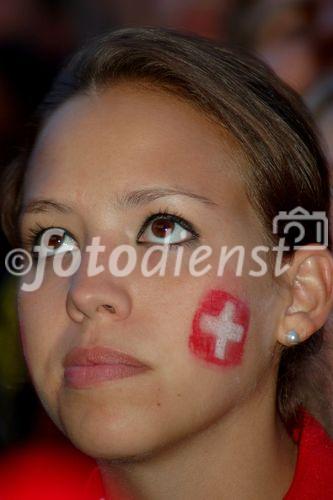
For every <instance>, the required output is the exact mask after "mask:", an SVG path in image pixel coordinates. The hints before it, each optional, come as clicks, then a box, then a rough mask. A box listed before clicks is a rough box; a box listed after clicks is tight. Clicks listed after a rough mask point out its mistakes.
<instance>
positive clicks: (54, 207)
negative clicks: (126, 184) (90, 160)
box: [20, 188, 218, 217]
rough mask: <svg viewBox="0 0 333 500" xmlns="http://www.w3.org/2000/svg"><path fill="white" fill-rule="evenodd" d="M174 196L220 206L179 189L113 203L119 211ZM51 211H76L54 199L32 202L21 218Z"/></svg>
mask: <svg viewBox="0 0 333 500" xmlns="http://www.w3.org/2000/svg"><path fill="white" fill-rule="evenodd" d="M174 195H182V196H187V197H189V198H193V199H195V200H198V201H199V202H201V203H203V204H205V205H209V206H215V207H217V206H218V204H217V203H215V202H214V201H213V200H211V199H209V198H207V197H206V196H203V195H199V194H197V193H192V192H191V191H187V190H184V189H179V188H146V189H138V190H135V191H130V192H126V193H123V194H122V195H121V196H118V197H116V199H115V201H114V202H113V206H114V207H115V209H117V210H122V209H126V208H135V207H138V206H141V205H145V204H147V203H149V202H151V201H154V200H156V199H158V198H162V197H164V196H174ZM51 211H56V212H58V213H61V214H70V213H72V212H73V211H74V210H73V208H71V207H70V206H67V205H65V204H63V203H59V202H57V201H55V200H52V199H47V200H46V199H40V200H32V201H30V202H29V203H27V204H26V205H24V206H23V207H22V208H21V210H20V217H22V216H23V215H24V214H27V213H33V214H36V213H48V212H51Z"/></svg>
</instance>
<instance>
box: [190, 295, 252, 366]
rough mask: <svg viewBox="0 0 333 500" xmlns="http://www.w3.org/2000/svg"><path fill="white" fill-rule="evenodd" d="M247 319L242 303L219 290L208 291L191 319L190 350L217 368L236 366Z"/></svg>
mask: <svg viewBox="0 0 333 500" xmlns="http://www.w3.org/2000/svg"><path fill="white" fill-rule="evenodd" d="M249 318H250V313H249V308H248V306H247V305H246V304H245V303H244V302H243V301H241V300H240V299H238V298H237V297H234V296H233V295H230V294H229V293H227V292H225V291H223V290H216V289H215V290H210V291H209V292H208V294H207V295H206V297H205V298H204V300H203V301H202V303H201V305H200V307H199V308H198V310H197V311H196V313H195V316H194V318H193V323H192V334H191V336H190V338H189V347H190V349H191V351H192V352H193V353H194V354H195V355H196V356H198V357H200V358H202V359H204V360H206V361H208V362H210V363H214V364H217V365H221V366H235V365H238V364H240V363H241V360H242V356H243V349H244V344H245V340H246V336H247V331H248V327H249Z"/></svg>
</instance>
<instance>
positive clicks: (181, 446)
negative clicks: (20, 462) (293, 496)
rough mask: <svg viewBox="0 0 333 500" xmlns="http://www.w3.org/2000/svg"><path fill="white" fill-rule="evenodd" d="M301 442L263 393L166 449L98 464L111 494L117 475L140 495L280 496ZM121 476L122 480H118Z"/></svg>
mask: <svg viewBox="0 0 333 500" xmlns="http://www.w3.org/2000/svg"><path fill="white" fill-rule="evenodd" d="M296 458H297V446H296V445H295V444H294V442H293V441H292V440H291V438H290V437H289V435H288V434H287V431H286V429H285V427H284V425H283V424H282V422H281V420H280V419H279V418H278V417H277V414H276V409H275V394H269V395H268V396H267V393H266V395H265V397H263V395H262V394H259V395H257V397H253V398H251V399H250V400H247V401H246V402H244V403H243V404H242V405H239V406H237V408H236V409H235V408H234V409H232V410H230V411H229V412H227V413H226V414H225V415H224V416H223V417H222V418H221V419H220V420H218V421H217V422H215V423H214V424H212V425H210V426H209V427H207V428H205V429H204V430H202V431H201V432H198V433H196V434H195V435H191V436H189V437H187V438H186V439H184V440H183V441H182V442H179V443H177V444H176V445H172V446H170V447H169V448H168V449H164V450H162V451H159V452H156V453H151V454H149V455H148V456H145V457H144V458H142V459H137V460H133V461H132V462H131V463H117V464H114V463H113V464H112V463H109V462H107V461H101V462H100V463H99V466H100V470H101V473H102V478H103V482H104V487H105V490H106V492H107V494H108V495H109V496H110V498H113V497H112V491H111V490H112V486H111V484H113V485H114V481H115V477H117V478H118V482H119V481H120V482H122V483H123V484H124V483H125V484H126V485H127V488H128V487H130V489H131V491H133V492H135V494H133V493H132V495H130V494H129V493H128V494H127V496H125V498H130V497H131V498H135V499H136V500H137V499H142V500H150V499H157V498H158V499H159V500H164V499H165V500H166V499H170V498H173V499H175V500H178V499H179V500H180V499H183V498H191V499H193V500H197V499H198V500H200V499H202V498H211V499H212V500H214V499H216V500H222V499H223V500H229V499H234V498H239V499H245V498H246V499H247V500H250V499H251V500H252V499H255V500H261V499H263V500H264V499H267V498H270V499H271V500H274V499H275V498H276V499H277V500H278V499H281V498H282V497H283V496H284V494H285V493H286V492H287V490H288V488H289V486H290V484H291V482H292V478H293V475H294V469H295V464H296ZM119 478H121V479H119Z"/></svg>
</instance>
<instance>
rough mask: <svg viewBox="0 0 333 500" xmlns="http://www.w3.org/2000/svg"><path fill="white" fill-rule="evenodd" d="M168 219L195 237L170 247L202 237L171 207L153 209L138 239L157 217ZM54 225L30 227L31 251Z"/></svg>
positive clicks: (27, 243) (29, 243)
mask: <svg viewBox="0 0 333 500" xmlns="http://www.w3.org/2000/svg"><path fill="white" fill-rule="evenodd" d="M161 218H164V219H167V220H170V221H172V222H176V223H178V224H179V225H180V226H182V227H183V228H184V229H186V230H187V231H189V232H190V233H192V236H193V238H191V239H189V240H186V241H180V242H179V243H170V244H169V245H170V247H172V246H176V247H177V246H180V245H185V246H191V245H193V243H194V242H196V240H198V239H199V238H200V234H199V233H198V231H197V230H196V229H195V228H194V226H193V225H192V224H191V223H190V222H188V221H187V220H186V219H184V218H183V217H182V216H181V214H180V213H178V212H176V211H173V210H169V209H164V210H163V209H160V210H158V212H156V211H152V212H151V213H150V214H149V215H148V216H147V218H146V219H145V221H144V223H143V224H142V227H141V229H140V231H139V233H138V235H137V239H138V238H140V236H141V235H142V234H143V233H144V232H145V230H146V229H147V227H148V225H149V224H150V223H151V222H153V221H155V220H156V219H161ZM54 227H57V228H58V229H62V230H63V231H64V232H65V233H66V234H67V235H68V236H70V237H71V238H73V239H74V240H75V237H74V236H73V235H72V234H71V233H70V232H69V231H67V229H65V228H63V227H61V226H54ZM51 228H52V226H43V225H41V224H39V223H36V224H35V225H34V226H33V227H31V228H29V230H28V234H27V235H26V236H25V238H24V245H25V246H26V247H27V248H28V249H29V251H30V252H32V249H33V247H34V246H35V245H36V244H37V239H38V238H39V237H40V236H41V235H42V233H43V232H44V231H45V230H46V229H51ZM147 243H148V242H144V241H137V244H139V245H144V244H147Z"/></svg>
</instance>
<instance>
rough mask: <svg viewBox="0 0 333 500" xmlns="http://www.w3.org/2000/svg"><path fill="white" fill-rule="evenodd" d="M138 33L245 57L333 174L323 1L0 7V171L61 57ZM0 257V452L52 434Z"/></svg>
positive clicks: (11, 0)
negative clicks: (275, 84)
mask: <svg viewBox="0 0 333 500" xmlns="http://www.w3.org/2000/svg"><path fill="white" fill-rule="evenodd" d="M139 25H157V26H168V27H174V28H178V29H185V30H189V31H192V32H196V33H198V34H202V35H206V36H208V37H211V38H213V39H216V40H219V41H222V42H223V41H227V42H232V43H234V44H236V45H238V46H243V47H246V48H250V49H251V50H253V51H255V52H256V53H257V55H259V57H261V58H262V59H264V60H265V61H266V62H267V63H268V64H269V65H270V66H271V67H272V68H273V69H274V70H275V71H276V72H277V73H278V74H279V75H280V77H281V78H283V79H284V80H285V81H286V82H288V83H289V84H290V85H291V86H292V87H293V88H294V89H296V90H297V91H298V92H299V93H300V94H301V95H302V96H303V98H304V100H305V102H306V103H307V104H308V106H309V107H310V109H311V110H312V112H313V114H314V116H315V118H316V120H317V123H318V126H319V128H320V131H321V135H322V141H323V145H324V148H325V151H326V153H327V156H328V159H329V161H330V165H331V166H333V0H317V1H311V0H289V1H284V0H262V1H237V0H182V1H177V0H137V1H131V0H0V168H3V166H4V165H5V164H6V163H8V162H9V161H10V160H11V159H12V158H13V157H15V155H16V154H17V151H18V147H19V144H20V140H21V137H22V134H23V130H24V125H25V123H26V122H27V121H28V120H29V117H30V116H31V114H32V112H33V110H34V109H35V107H36V106H37V105H38V103H39V102H40V101H41V100H42V98H43V96H44V95H45V93H46V92H47V90H48V89H49V87H50V85H51V82H52V79H53V78H54V77H55V75H56V74H57V72H58V70H59V68H60V67H61V66H62V64H63V63H64V61H65V60H66V59H67V58H68V57H69V55H70V54H71V53H72V52H73V51H74V50H75V49H76V48H77V47H78V46H80V44H82V42H83V41H84V40H86V38H87V37H91V36H93V35H96V34H98V33H101V32H105V31H106V30H112V29H115V28H119V27H123V26H126V27H127V26H139ZM0 249H1V264H2V267H1V274H0V299H1V300H0V451H1V452H4V451H5V450H8V449H10V448H12V447H13V446H14V445H20V446H24V443H25V442H27V440H31V439H32V438H33V437H34V436H39V437H41V436H42V437H49V436H50V435H52V436H54V437H56V439H57V438H58V433H57V431H56V430H55V428H54V426H53V424H52V423H51V422H50V420H49V419H48V417H47V416H46V414H45V412H44V411H43V409H42V408H41V406H40V404H39V402H38V400H37V397H36V396H35V393H34V390H33V388H32V386H31V384H30V382H29V377H28V374H27V372H26V369H25V366H24V363H23V359H22V355H21V349H20V341H19V336H18V325H17V318H16V315H15V306H14V300H15V299H14V298H15V279H14V278H13V277H12V276H10V275H9V274H8V273H7V272H6V271H5V269H4V257H5V255H6V253H7V252H8V250H9V249H10V247H9V244H8V242H7V241H6V239H5V237H4V235H3V234H0ZM59 439H60V437H59Z"/></svg>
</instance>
